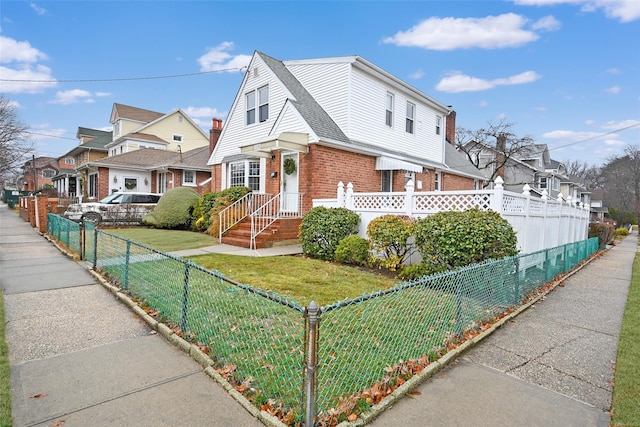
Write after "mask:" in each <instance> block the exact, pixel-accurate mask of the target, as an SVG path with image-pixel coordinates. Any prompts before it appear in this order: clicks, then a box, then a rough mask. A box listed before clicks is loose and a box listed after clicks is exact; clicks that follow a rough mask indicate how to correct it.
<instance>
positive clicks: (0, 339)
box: [0, 292, 12, 427]
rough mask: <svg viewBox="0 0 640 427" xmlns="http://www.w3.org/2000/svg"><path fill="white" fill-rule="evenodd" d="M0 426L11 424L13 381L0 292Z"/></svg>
mask: <svg viewBox="0 0 640 427" xmlns="http://www.w3.org/2000/svg"><path fill="white" fill-rule="evenodd" d="M0 319H2V323H1V324H0V426H2V427H4V426H11V424H12V420H11V381H10V377H9V350H8V348H7V342H6V340H5V336H4V330H5V328H4V323H5V322H4V298H3V295H2V292H0Z"/></svg>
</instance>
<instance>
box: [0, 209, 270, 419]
mask: <svg viewBox="0 0 640 427" xmlns="http://www.w3.org/2000/svg"><path fill="white" fill-rule="evenodd" d="M0 285H2V288H3V292H4V306H5V323H6V339H7V342H8V344H9V362H10V369H11V389H12V410H13V419H14V423H13V425H14V427H22V426H51V425H62V423H63V422H64V426H65V427H72V426H89V425H103V426H107V425H108V426H131V425H135V426H182V425H185V426H204V425H207V426H225V427H226V426H260V425H263V424H262V423H261V422H260V421H259V420H258V419H257V418H255V417H254V416H252V415H251V414H250V413H249V412H248V411H246V410H245V409H244V408H243V407H242V406H241V405H240V404H239V403H238V402H237V401H235V400H234V399H233V398H232V397H231V396H230V395H229V394H228V393H227V392H226V391H225V390H224V389H223V388H222V387H221V386H220V385H218V384H217V383H216V382H215V381H214V380H213V379H211V378H210V377H209V376H208V375H207V374H206V373H205V372H204V370H203V367H202V366H201V365H199V364H198V363H196V362H195V361H193V360H192V359H191V358H190V357H189V356H188V355H187V354H186V353H184V352H182V351H180V350H178V349H176V348H175V347H174V346H173V345H171V344H169V343H168V342H167V340H166V339H165V338H163V337H162V336H159V335H158V334H156V333H155V331H153V330H152V329H150V328H149V326H148V325H147V324H146V323H145V322H143V321H141V320H140V319H139V318H138V317H137V316H135V315H134V313H133V312H132V311H131V310H130V309H129V308H127V307H125V306H124V305H123V304H122V303H121V302H120V301H118V300H117V299H116V298H115V297H114V295H112V294H111V293H110V292H109V291H107V290H106V289H105V288H104V287H103V286H101V285H99V284H97V283H96V281H95V280H94V278H93V276H92V275H90V274H89V272H87V271H86V270H85V269H84V268H83V267H82V266H81V265H80V264H78V263H76V262H74V261H73V260H72V259H70V258H68V257H67V256H65V255H63V254H62V253H61V252H60V251H59V250H58V249H57V248H56V247H55V246H54V245H53V244H51V243H50V242H48V241H47V240H46V239H45V238H43V237H42V236H41V235H40V234H39V233H38V232H37V230H35V229H33V228H32V227H31V226H30V225H29V223H27V222H24V221H23V220H22V219H20V217H18V215H16V214H15V213H14V212H12V211H10V210H9V209H8V208H7V205H6V204H4V203H0Z"/></svg>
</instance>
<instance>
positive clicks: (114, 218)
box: [63, 192, 162, 223]
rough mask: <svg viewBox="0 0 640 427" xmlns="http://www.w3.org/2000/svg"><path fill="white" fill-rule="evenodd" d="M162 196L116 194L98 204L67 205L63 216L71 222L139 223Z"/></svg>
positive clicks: (131, 193) (133, 193) (130, 193)
mask: <svg viewBox="0 0 640 427" xmlns="http://www.w3.org/2000/svg"><path fill="white" fill-rule="evenodd" d="M161 196H162V194H154V193H139V192H118V193H113V194H111V195H110V196H108V197H105V198H104V199H102V200H100V201H99V202H91V203H75V204H72V205H69V207H67V210H66V211H65V213H64V214H63V216H64V217H65V218H68V219H70V220H73V221H80V220H82V221H91V222H95V223H99V222H102V221H110V222H140V221H141V220H142V217H143V216H144V215H146V214H147V213H149V212H150V211H152V210H153V209H154V208H155V207H156V205H157V204H158V200H160V197H161Z"/></svg>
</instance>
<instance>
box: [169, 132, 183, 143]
mask: <svg viewBox="0 0 640 427" xmlns="http://www.w3.org/2000/svg"><path fill="white" fill-rule="evenodd" d="M176 138H178V139H176ZM171 140H172V141H173V142H183V136H182V135H181V134H179V133H174V134H172V135H171Z"/></svg>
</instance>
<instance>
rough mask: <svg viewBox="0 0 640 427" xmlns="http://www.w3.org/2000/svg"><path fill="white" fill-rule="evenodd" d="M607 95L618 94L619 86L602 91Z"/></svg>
mask: <svg viewBox="0 0 640 427" xmlns="http://www.w3.org/2000/svg"><path fill="white" fill-rule="evenodd" d="M604 91H605V92H607V93H613V94H618V93H620V86H611V87H609V88H607V89H605V90H604Z"/></svg>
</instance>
